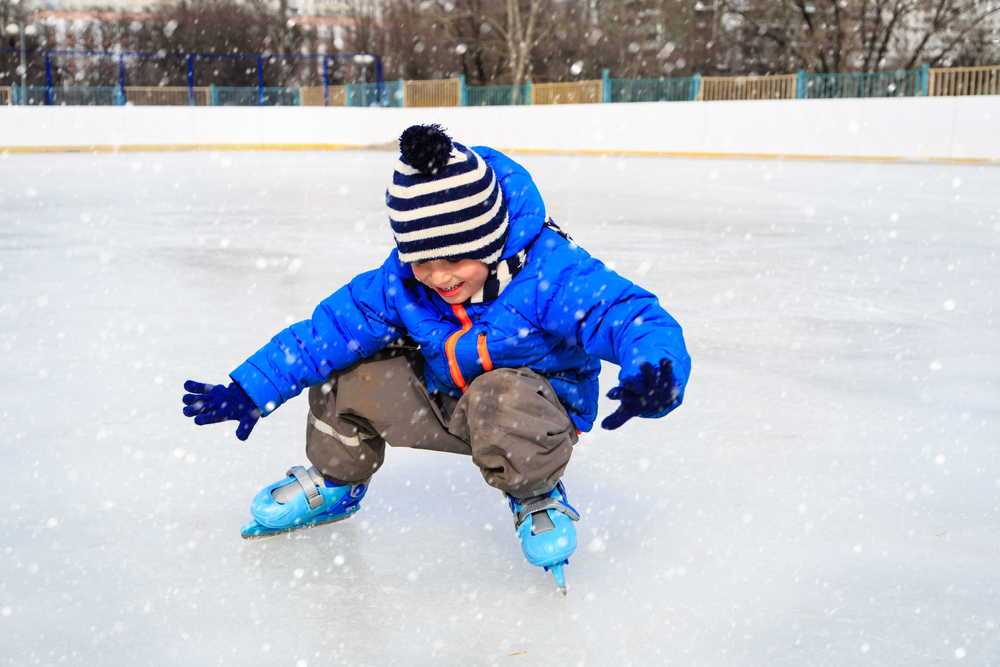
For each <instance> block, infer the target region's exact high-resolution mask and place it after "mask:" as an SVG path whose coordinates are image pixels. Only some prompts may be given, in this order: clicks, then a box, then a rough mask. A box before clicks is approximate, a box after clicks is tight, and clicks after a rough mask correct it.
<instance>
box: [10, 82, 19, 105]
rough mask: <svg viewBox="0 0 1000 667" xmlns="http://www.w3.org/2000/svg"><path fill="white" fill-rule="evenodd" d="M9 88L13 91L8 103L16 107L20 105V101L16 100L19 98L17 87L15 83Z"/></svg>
mask: <svg viewBox="0 0 1000 667" xmlns="http://www.w3.org/2000/svg"><path fill="white" fill-rule="evenodd" d="M11 88H12V89H13V90H12V94H11V97H10V103H11V105H12V106H15V107H16V106H18V105H19V104H20V103H21V102H20V101H19V100H18V97H19V95H18V87H17V84H16V83H15V84H14V85H13V86H11Z"/></svg>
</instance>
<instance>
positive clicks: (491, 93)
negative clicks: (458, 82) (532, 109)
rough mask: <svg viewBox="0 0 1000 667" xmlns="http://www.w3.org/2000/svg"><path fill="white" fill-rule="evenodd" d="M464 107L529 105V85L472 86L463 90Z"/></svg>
mask: <svg viewBox="0 0 1000 667" xmlns="http://www.w3.org/2000/svg"><path fill="white" fill-rule="evenodd" d="M465 94H466V97H465V106H470V107H501V106H515V105H524V104H531V84H530V83H526V84H524V85H522V86H473V87H469V88H466V89H465Z"/></svg>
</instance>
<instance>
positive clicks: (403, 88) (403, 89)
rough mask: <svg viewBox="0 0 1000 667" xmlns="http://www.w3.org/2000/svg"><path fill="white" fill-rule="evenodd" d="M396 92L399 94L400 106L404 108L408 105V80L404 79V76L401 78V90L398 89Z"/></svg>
mask: <svg viewBox="0 0 1000 667" xmlns="http://www.w3.org/2000/svg"><path fill="white" fill-rule="evenodd" d="M396 94H397V95H399V107H400V108H401V109H402V108H403V107H405V106H406V82H405V81H403V78H402V77H400V78H399V90H397V91H396Z"/></svg>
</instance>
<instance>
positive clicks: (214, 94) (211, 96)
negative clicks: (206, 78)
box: [208, 83, 219, 107]
mask: <svg viewBox="0 0 1000 667" xmlns="http://www.w3.org/2000/svg"><path fill="white" fill-rule="evenodd" d="M208 105H209V106H213V107H217V106H219V93H218V91H216V90H215V84H214V83H210V84H208Z"/></svg>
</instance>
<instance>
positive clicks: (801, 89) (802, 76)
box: [795, 69, 806, 100]
mask: <svg viewBox="0 0 1000 667" xmlns="http://www.w3.org/2000/svg"><path fill="white" fill-rule="evenodd" d="M795 77H796V78H795V99H797V100H803V99H805V97H806V72H805V70H801V69H800V70H799V71H798V73H797V74H796V75H795Z"/></svg>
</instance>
